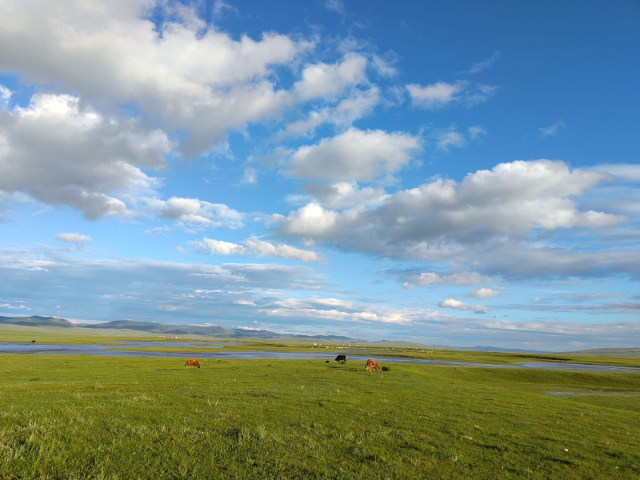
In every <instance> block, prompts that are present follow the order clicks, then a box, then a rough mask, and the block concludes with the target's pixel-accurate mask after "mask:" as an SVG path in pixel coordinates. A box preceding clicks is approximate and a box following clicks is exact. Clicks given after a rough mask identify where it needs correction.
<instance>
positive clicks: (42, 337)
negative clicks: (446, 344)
mask: <svg viewBox="0 0 640 480" xmlns="http://www.w3.org/2000/svg"><path fill="white" fill-rule="evenodd" d="M32 339H37V342H39V343H58V344H99V345H111V346H112V347H111V348H113V349H114V350H125V351H140V352H144V351H146V352H171V353H184V354H190V353H194V352H198V348H199V347H202V348H200V351H207V350H209V351H210V350H211V349H210V348H206V347H210V346H211V345H213V344H214V343H215V344H216V345H220V344H222V345H223V348H222V349H220V350H219V351H224V352H257V351H275V352H278V351H279V352H300V351H316V352H317V351H322V352H325V351H327V352H335V353H340V352H343V351H344V350H348V351H353V352H354V353H357V352H362V354H363V355H364V354H370V355H372V356H380V357H391V358H393V357H406V358H421V359H426V360H446V361H454V362H471V363H487V364H496V365H501V364H502V365H504V364H516V363H521V362H560V363H579V364H588V365H612V366H624V367H640V356H634V355H632V352H631V349H627V350H624V351H623V352H631V353H629V354H627V355H624V356H623V355H620V356H611V354H612V353H615V352H616V351H617V352H621V351H620V350H605V352H606V353H608V356H607V355H587V354H584V353H575V354H527V353H506V352H475V351H467V350H446V349H437V348H407V347H380V346H376V345H341V344H338V343H335V342H334V343H330V344H323V345H313V344H304V343H292V342H274V341H270V340H236V339H228V338H227V339H214V338H210V337H203V336H196V335H191V336H189V335H187V336H180V337H179V338H177V337H170V336H167V335H160V334H157V333H148V332H139V331H134V330H100V329H86V328H80V327H77V328H65V329H61V328H43V327H24V326H14V325H2V326H0V340H1V341H5V342H22V343H28V342H31V340H32ZM123 341H138V342H149V346H122V343H121V342H123ZM156 342H163V343H164V342H176V344H179V343H183V342H189V343H191V344H192V345H193V346H189V347H185V346H179V345H176V346H153V345H154V343H156Z"/></svg>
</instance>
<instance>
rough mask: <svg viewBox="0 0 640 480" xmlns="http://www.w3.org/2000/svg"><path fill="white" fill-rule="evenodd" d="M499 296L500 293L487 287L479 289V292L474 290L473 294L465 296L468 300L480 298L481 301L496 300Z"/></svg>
mask: <svg viewBox="0 0 640 480" xmlns="http://www.w3.org/2000/svg"><path fill="white" fill-rule="evenodd" d="M499 296H500V292H499V291H497V290H493V289H491V288H485V287H482V288H479V289H477V290H472V291H471V292H469V293H468V294H466V295H465V297H468V298H479V299H484V298H495V297H499Z"/></svg>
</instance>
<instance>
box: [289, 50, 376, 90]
mask: <svg viewBox="0 0 640 480" xmlns="http://www.w3.org/2000/svg"><path fill="white" fill-rule="evenodd" d="M366 67H367V59H366V58H365V57H364V56H362V55H360V54H358V53H347V54H346V55H345V56H344V58H343V59H342V61H341V62H340V63H335V64H326V63H316V64H313V65H308V66H306V67H305V68H304V70H303V71H302V79H301V80H299V81H297V82H296V83H295V84H294V86H293V90H294V92H295V93H296V95H297V96H298V97H299V98H300V99H301V100H309V99H312V98H318V97H332V96H335V95H337V94H338V93H340V92H342V91H343V90H344V89H345V88H346V87H348V86H350V85H357V84H360V83H363V82H365V81H366V78H367V77H366Z"/></svg>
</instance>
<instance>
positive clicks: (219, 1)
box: [213, 0, 240, 17]
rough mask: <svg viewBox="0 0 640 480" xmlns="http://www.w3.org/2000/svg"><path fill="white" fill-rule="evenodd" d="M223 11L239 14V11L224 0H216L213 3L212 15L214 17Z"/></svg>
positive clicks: (220, 14)
mask: <svg viewBox="0 0 640 480" xmlns="http://www.w3.org/2000/svg"><path fill="white" fill-rule="evenodd" d="M225 12H229V13H233V14H235V15H239V14H240V12H239V11H238V9H237V8H236V7H234V6H233V5H230V4H228V3H227V2H225V1H224V0H216V1H215V2H214V3H213V15H214V16H215V17H220V16H222V15H223V14H224V13H225Z"/></svg>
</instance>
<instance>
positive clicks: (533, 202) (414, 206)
mask: <svg viewBox="0 0 640 480" xmlns="http://www.w3.org/2000/svg"><path fill="white" fill-rule="evenodd" d="M610 178H611V177H610V176H608V175H607V174H604V173H598V172H592V171H586V170H580V169H574V170H570V169H569V167H568V166H567V165H566V164H565V163H564V162H560V161H550V160H535V161H515V162H511V163H501V164H499V165H496V166H495V167H494V168H493V169H492V170H479V171H477V172H474V173H470V174H468V175H467V176H466V177H465V178H464V180H463V181H462V182H460V183H459V184H458V183H457V182H455V181H453V180H444V179H436V180H433V181H432V182H430V183H426V184H423V185H420V186H419V187H416V188H412V189H409V190H403V191H400V192H398V193H396V194H393V195H389V196H387V197H386V198H385V199H384V201H382V202H381V204H380V205H379V206H377V207H374V208H366V209H365V208H362V207H354V208H351V209H347V210H344V211H336V210H332V209H326V208H323V207H322V206H321V205H320V204H319V203H318V202H311V203H309V204H308V205H306V206H304V207H301V208H299V209H297V210H295V211H292V212H290V213H289V215H287V216H286V217H277V218H276V219H275V220H276V222H277V223H279V227H278V228H279V230H280V231H281V232H282V233H284V234H287V235H291V236H296V237H299V238H311V239H315V240H317V241H322V240H326V241H330V242H332V243H334V244H336V245H338V246H341V247H342V248H345V249H347V250H356V251H364V252H369V253H376V254H380V255H390V256H393V257H407V256H409V257H410V258H425V257H424V255H431V254H433V255H436V258H437V257H438V256H441V255H442V254H444V253H445V251H446V250H444V248H445V247H444V246H446V245H451V243H452V242H457V243H459V244H460V245H467V246H468V245H473V244H479V243H481V242H484V241H486V240H488V239H491V238H497V237H501V236H505V235H506V236H508V235H513V236H518V235H524V234H527V233H529V232H532V231H534V230H538V229H540V230H543V231H545V230H546V231H553V230H556V229H559V228H601V227H607V226H611V225H616V224H619V223H621V222H624V221H626V218H625V217H623V216H620V215H612V214H608V213H604V212H598V211H592V210H588V211H583V210H580V208H579V207H578V203H577V202H576V200H575V199H574V197H579V196H580V195H583V194H585V193H586V192H587V191H589V190H591V189H592V188H593V187H595V186H596V185H597V184H599V183H601V182H603V181H605V180H609V179H610ZM449 253H450V254H453V255H456V254H459V252H458V253H456V251H455V249H453V251H451V252H449Z"/></svg>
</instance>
